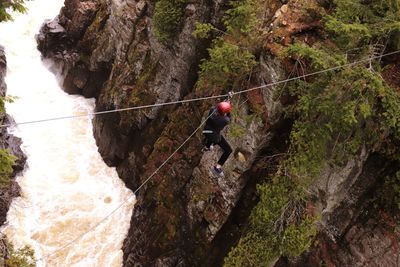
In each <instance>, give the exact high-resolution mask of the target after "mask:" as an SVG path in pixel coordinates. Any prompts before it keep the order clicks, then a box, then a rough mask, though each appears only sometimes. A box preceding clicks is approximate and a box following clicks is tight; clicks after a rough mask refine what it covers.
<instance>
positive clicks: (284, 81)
mask: <svg viewBox="0 0 400 267" xmlns="http://www.w3.org/2000/svg"><path fill="white" fill-rule="evenodd" d="M398 53H400V50H396V51H393V52H390V53H386V54H382V55H380V56H372V57H368V58H366V59H361V60H358V61H354V62H352V63H347V64H343V65H339V66H336V67H332V68H328V69H324V70H320V71H316V72H311V73H309V74H304V75H300V76H296V77H293V78H289V79H285V80H280V81H277V82H272V83H268V84H264V85H260V86H257V87H252V88H248V89H245V90H241V91H237V92H234V93H233V95H237V94H243V93H247V92H250V91H254V90H258V89H262V88H266V87H270V86H274V85H279V84H283V83H287V82H290V81H295V80H299V79H303V78H306V77H310V76H314V75H318V74H321V73H324V72H329V71H333V70H337V69H341V68H345V67H350V66H354V65H357V64H360V63H363V62H367V61H371V60H373V59H378V58H382V57H387V56H391V55H395V54H398ZM228 96H229V95H228V94H223V95H216V96H206V97H199V98H192V99H183V100H177V101H171V102H165V103H156V104H150V105H143V106H136V107H127V108H120V109H112V110H104V111H97V112H92V113H87V114H81V115H71V116H62V117H54V118H48V119H40V120H33V121H26V122H19V123H9V124H3V125H0V128H3V127H10V126H17V125H24V124H35V123H42V122H47V121H55V120H63V119H73V118H80V117H91V116H95V115H102V114H109V113H116V112H123V111H129V110H138V109H145V108H152V107H161V106H167V105H175V104H181V103H189V102H195V101H203V100H209V99H215V98H222V97H228Z"/></svg>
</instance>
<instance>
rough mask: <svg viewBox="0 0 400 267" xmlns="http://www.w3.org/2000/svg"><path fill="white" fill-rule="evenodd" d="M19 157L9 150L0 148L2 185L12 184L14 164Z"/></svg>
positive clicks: (0, 181)
mask: <svg viewBox="0 0 400 267" xmlns="http://www.w3.org/2000/svg"><path fill="white" fill-rule="evenodd" d="M16 160H17V158H16V157H15V156H14V155H12V154H10V153H9V152H8V151H7V150H4V149H0V187H4V186H8V185H9V184H10V179H11V174H12V173H13V168H12V167H13V166H14V164H15V161H16Z"/></svg>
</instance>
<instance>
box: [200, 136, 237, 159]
mask: <svg viewBox="0 0 400 267" xmlns="http://www.w3.org/2000/svg"><path fill="white" fill-rule="evenodd" d="M205 138H206V147H207V148H210V146H211V145H219V146H220V148H222V150H223V151H224V153H223V154H222V155H221V157H220V158H219V160H218V164H219V165H221V166H222V165H224V163H225V161H226V160H227V159H228V158H229V155H230V154H231V153H232V148H231V146H230V145H229V144H228V142H227V141H226V140H225V138H224V137H223V136H222V135H221V139H220V141H219V142H217V143H213V140H212V138H209V136H208V135H207V134H205Z"/></svg>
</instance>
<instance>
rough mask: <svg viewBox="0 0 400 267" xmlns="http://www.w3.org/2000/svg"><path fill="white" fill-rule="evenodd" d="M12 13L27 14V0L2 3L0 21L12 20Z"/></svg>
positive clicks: (0, 2)
mask: <svg viewBox="0 0 400 267" xmlns="http://www.w3.org/2000/svg"><path fill="white" fill-rule="evenodd" d="M10 11H18V12H21V13H24V12H26V7H25V0H6V1H0V21H7V20H11V19H12V16H11V14H10Z"/></svg>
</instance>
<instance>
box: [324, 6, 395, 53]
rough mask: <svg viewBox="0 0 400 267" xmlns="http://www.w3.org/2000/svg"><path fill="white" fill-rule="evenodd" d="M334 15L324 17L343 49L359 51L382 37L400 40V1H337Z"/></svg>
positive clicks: (329, 29)
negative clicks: (358, 49) (357, 49)
mask: <svg viewBox="0 0 400 267" xmlns="http://www.w3.org/2000/svg"><path fill="white" fill-rule="evenodd" d="M334 4H335V13H334V14H333V15H328V16H326V17H325V19H324V21H325V27H326V29H327V30H328V31H329V32H331V33H333V34H334V36H335V38H336V39H335V40H336V42H337V44H338V45H340V46H341V47H342V48H352V47H359V46H362V45H365V44H367V43H370V42H371V41H374V40H378V39H379V38H381V37H382V36H386V37H392V38H394V37H395V36H397V37H396V38H398V35H399V30H400V23H399V17H400V4H399V1H397V0H371V1H364V0H354V1H348V0H335V1H334Z"/></svg>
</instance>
